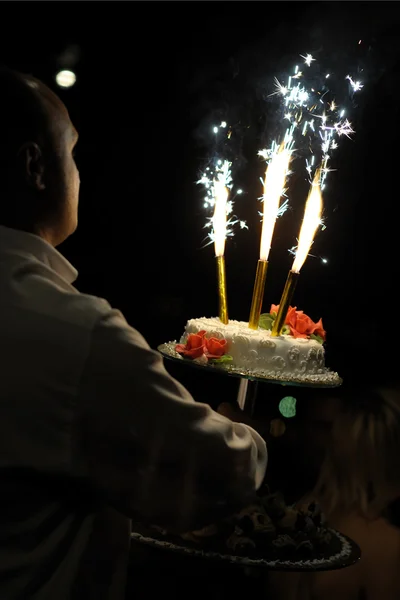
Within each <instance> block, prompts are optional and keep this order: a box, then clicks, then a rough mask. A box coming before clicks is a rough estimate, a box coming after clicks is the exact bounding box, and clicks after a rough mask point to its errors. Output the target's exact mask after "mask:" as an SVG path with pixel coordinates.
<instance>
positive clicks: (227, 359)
mask: <svg viewBox="0 0 400 600" xmlns="http://www.w3.org/2000/svg"><path fill="white" fill-rule="evenodd" d="M209 361H210V362H211V363H217V364H220V363H230V362H232V361H233V357H232V356H230V355H229V354H223V355H222V356H220V357H219V358H210V359H209Z"/></svg>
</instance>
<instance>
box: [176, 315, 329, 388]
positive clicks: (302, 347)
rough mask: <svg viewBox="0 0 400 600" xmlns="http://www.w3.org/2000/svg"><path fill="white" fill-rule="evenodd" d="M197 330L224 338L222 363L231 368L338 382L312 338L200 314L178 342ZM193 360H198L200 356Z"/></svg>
mask: <svg viewBox="0 0 400 600" xmlns="http://www.w3.org/2000/svg"><path fill="white" fill-rule="evenodd" d="M199 332H205V336H204V337H205V338H206V339H207V340H209V339H210V338H217V339H219V340H221V339H224V340H226V342H227V345H226V350H225V355H228V356H229V357H231V360H230V359H229V361H228V360H227V362H226V364H225V363H224V365H223V366H224V368H228V369H231V370H232V371H237V372H240V373H242V374H248V375H254V376H255V377H256V376H260V377H263V378H268V379H277V380H281V381H288V382H290V381H298V382H304V383H307V382H310V383H314V384H318V383H321V384H333V385H335V384H339V383H340V378H339V376H338V374H337V373H334V372H332V371H330V370H329V369H327V368H326V367H325V350H324V347H323V345H322V344H321V343H320V342H319V341H316V340H314V339H302V338H295V337H293V336H292V335H280V336H278V337H273V336H272V334H271V331H269V330H266V329H260V328H259V329H257V330H253V329H250V328H249V325H248V323H247V322H243V321H229V323H228V325H224V324H223V323H222V322H221V321H220V320H219V319H218V318H206V317H203V318H201V319H191V320H190V321H188V323H187V325H186V328H185V331H184V334H183V336H182V338H181V340H180V342H181V344H182V345H184V344H186V343H187V340H188V337H189V335H190V334H198V333H199ZM177 349H178V346H177ZM178 351H179V349H178ZM195 360H198V361H199V362H202V360H203V361H204V358H203V357H199V358H196V359H195ZM211 362H213V361H211Z"/></svg>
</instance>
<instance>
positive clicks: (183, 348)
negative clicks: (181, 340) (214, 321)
mask: <svg viewBox="0 0 400 600" xmlns="http://www.w3.org/2000/svg"><path fill="white" fill-rule="evenodd" d="M205 333H206V332H205V331H199V333H190V334H189V335H188V338H187V340H186V344H177V345H176V346H175V350H176V351H177V352H178V353H179V354H182V355H183V356H186V357H187V358H200V356H203V354H204V345H205V342H204V336H205Z"/></svg>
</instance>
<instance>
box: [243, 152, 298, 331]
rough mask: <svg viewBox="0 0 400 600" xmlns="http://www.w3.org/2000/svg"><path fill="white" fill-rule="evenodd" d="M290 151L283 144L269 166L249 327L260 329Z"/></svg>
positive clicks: (266, 175) (266, 176)
mask: <svg viewBox="0 0 400 600" xmlns="http://www.w3.org/2000/svg"><path fill="white" fill-rule="evenodd" d="M289 162H290V152H289V151H288V150H287V149H285V148H284V145H283V144H282V145H281V147H280V149H279V152H277V153H276V154H275V155H274V156H273V158H272V160H271V162H270V164H269V165H268V167H267V170H266V173H265V180H264V194H263V224H262V232H261V244H260V258H259V261H258V263H257V271H256V279H255V282H254V289H253V299H252V303H251V309H250V318H249V327H250V329H258V322H259V320H260V314H261V310H262V303H263V299H264V290H265V280H266V277H267V269H268V256H269V251H270V249H271V242H272V236H273V233H274V228H275V222H276V219H277V216H278V211H279V202H280V199H281V196H282V193H283V192H284V188H285V180H286V174H287V171H288V168H289Z"/></svg>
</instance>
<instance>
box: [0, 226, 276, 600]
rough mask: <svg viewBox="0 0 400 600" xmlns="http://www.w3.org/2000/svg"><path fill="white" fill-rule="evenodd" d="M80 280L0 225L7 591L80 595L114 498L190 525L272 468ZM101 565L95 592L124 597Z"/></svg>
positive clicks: (248, 433)
mask: <svg viewBox="0 0 400 600" xmlns="http://www.w3.org/2000/svg"><path fill="white" fill-rule="evenodd" d="M76 277H77V272H76V271H75V269H74V268H73V267H72V266H71V265H70V264H69V263H68V261H66V260H65V258H63V257H62V256H61V254H60V253H59V252H58V251H57V250H55V249H54V248H53V247H51V246H50V245H49V244H47V242H45V241H44V240H43V239H41V238H39V237H37V236H35V235H32V234H28V233H25V232H21V231H15V230H12V229H8V228H5V227H0V497H1V500H0V503H1V510H0V515H1V516H0V597H1V598H7V600H14V599H17V598H18V599H19V598H28V597H29V598H35V599H37V600H44V599H46V600H47V599H49V600H50V599H53V598H57V600H64V599H65V600H66V599H69V598H74V600H75V598H80V595H79V593H78V589H77V588H79V592H82V590H83V589H84V583H82V582H83V581H84V580H86V581H87V580H88V576H87V573H88V572H89V571H93V562H94V561H93V560H92V559H91V558H90V542H91V539H93V535H94V531H95V524H96V519H97V518H98V517H99V515H100V514H101V513H102V511H103V509H104V510H106V509H107V506H110V507H113V508H114V509H117V510H118V511H119V512H120V513H122V514H124V515H126V516H129V517H136V516H140V518H141V519H145V520H148V521H150V522H154V523H159V524H162V525H166V526H167V527H172V528H179V529H190V528H192V527H195V526H197V525H198V524H200V523H204V521H207V520H211V519H213V518H217V517H218V515H219V514H224V513H226V512H227V511H228V510H229V509H232V508H234V507H236V506H240V505H241V504H243V503H244V502H246V500H247V499H248V498H249V497H251V495H252V494H253V493H254V491H255V490H256V489H257V488H258V486H259V485H260V484H261V482H262V480H263V477H264V474H265V469H266V464H267V451H266V447H265V443H264V441H263V440H262V439H261V438H260V436H259V435H258V434H257V433H256V432H255V431H253V430H252V429H251V428H249V427H247V426H245V425H241V424H233V423H231V422H230V421H229V420H227V419H225V418H224V417H222V416H220V415H218V414H217V413H215V412H214V411H212V410H211V408H210V407H209V406H207V405H205V404H200V403H195V402H194V400H193V398H192V397H191V396H190V394H189V392H188V391H187V390H186V389H185V388H184V387H183V386H182V385H180V384H179V383H178V382H177V381H175V380H174V379H173V378H172V377H171V376H170V375H169V374H168V373H167V371H166V370H165V368H164V365H163V362H162V359H161V357H160V355H159V354H158V353H157V352H155V351H153V350H151V349H150V347H149V346H148V344H147V343H146V341H145V340H144V339H143V337H142V336H141V335H140V334H139V333H138V332H137V331H136V330H135V329H133V328H132V327H130V326H129V325H128V324H127V322H126V321H125V319H124V317H123V316H122V314H121V313H120V312H118V311H116V310H113V309H112V308H111V307H110V306H109V304H108V303H107V302H106V301H105V300H102V299H99V298H96V297H93V296H88V295H84V294H80V293H79V292H78V291H77V290H76V288H75V287H73V285H72V284H73V282H74V281H75V279H76ZM125 536H126V530H124V533H123V534H121V540H122V539H123V540H124V542H123V543H122V542H121V543H122V546H123V545H124V543H125V541H126V537H125ZM116 546H118V543H117V544H116ZM108 549H109V546H108ZM117 552H118V551H117ZM96 560H97V559H96ZM97 562H98V561H97ZM105 562H107V561H105ZM96 564H97V563H96ZM107 564H108V563H107ZM99 565H100V563H99ZM101 569H102V571H103V573H102V581H104V586H103V587H102V590H101V592H100V591H97V592H96V600H101V598H103V597H104V598H113V600H116V597H117V596H116V595H115V593H116V592H111V588H112V583H111V579H112V578H113V573H110V574H109V578H108V579H107V577H106V575H105V573H104V565H103V566H102V567H101ZM94 571H95V569H94ZM92 575H93V577H94V578H96V577H98V576H99V574H98V573H97V574H96V573H93V574H92ZM89 579H90V577H89ZM100 579H101V577H100ZM106 580H107V581H106ZM3 582H4V583H3ZM92 583H93V581H92ZM90 585H92V584H91V583H89V586H90ZM106 588H107V590H108V592H109V594H108V595H107V594H106V593H105V592H104V590H105V589H106ZM85 589H86V588H85ZM103 592H104V594H103V595H101V594H102V593H103ZM85 594H86V596H84V595H83V592H82V597H86V598H91V597H92V596H91V595H89V592H88V591H87V590H86V591H85ZM93 597H95V596H93Z"/></svg>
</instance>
